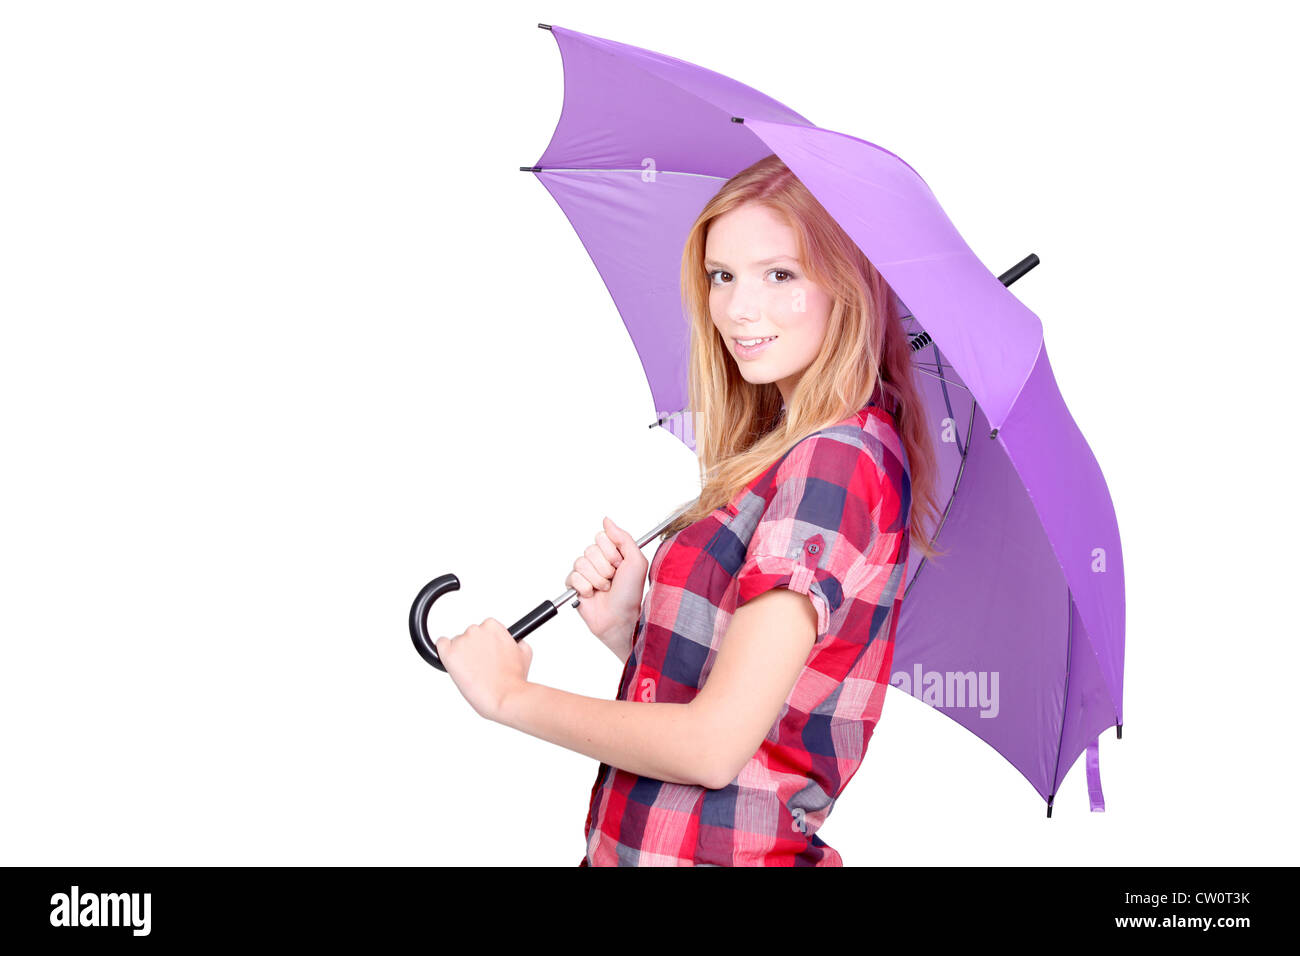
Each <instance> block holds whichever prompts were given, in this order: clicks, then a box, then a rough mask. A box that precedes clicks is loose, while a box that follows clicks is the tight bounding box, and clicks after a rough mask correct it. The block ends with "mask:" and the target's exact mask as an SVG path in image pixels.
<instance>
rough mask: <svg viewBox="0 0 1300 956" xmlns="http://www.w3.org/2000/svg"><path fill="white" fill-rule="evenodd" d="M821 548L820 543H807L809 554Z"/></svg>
mask: <svg viewBox="0 0 1300 956" xmlns="http://www.w3.org/2000/svg"><path fill="white" fill-rule="evenodd" d="M821 549H822V546H821V545H820V544H815V543H814V544H810V545H808V553H809V554H816V553H817V552H819V551H821Z"/></svg>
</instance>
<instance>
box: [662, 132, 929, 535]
mask: <svg viewBox="0 0 1300 956" xmlns="http://www.w3.org/2000/svg"><path fill="white" fill-rule="evenodd" d="M751 202H752V203H760V204H762V205H764V206H766V207H768V208H769V209H771V210H772V211H774V212H775V213H776V214H777V215H778V216H780V217H781V218H782V219H784V220H785V221H786V222H787V223H788V224H789V226H790V227H791V228H792V229H793V230H794V232H795V235H796V242H797V244H798V253H799V260H800V262H801V263H802V264H803V268H804V272H805V273H806V274H807V275H808V277H809V278H810V279H812V281H813V282H815V283H816V284H817V285H819V286H821V287H822V288H823V289H825V290H826V292H827V293H828V294H829V295H830V297H831V299H832V306H831V311H830V317H829V321H828V323H827V326H826V336H825V340H824V341H823V343H822V348H821V351H820V353H818V355H817V358H816V359H814V360H813V362H812V364H811V365H810V366H808V368H807V370H806V371H805V373H804V374H803V375H802V376H801V377H800V379H799V383H798V385H797V386H796V387H795V390H794V392H793V393H792V394H791V396H790V402H789V407H788V408H786V410H785V413H784V414H782V411H781V392H780V390H779V389H778V388H777V385H776V383H775V382H769V383H765V384H761V385H753V384H750V383H749V382H747V381H745V379H744V377H743V376H741V374H740V371H739V369H737V367H736V363H735V361H734V360H733V359H732V357H731V354H730V353H729V352H728V351H727V347H726V345H725V343H724V342H723V341H722V337H721V335H719V334H718V331H717V329H716V328H715V327H714V324H713V320H712V317H711V316H710V313H709V278H708V275H707V273H706V271H705V268H704V247H705V240H706V239H707V237H708V231H709V226H710V224H711V223H712V222H713V220H715V219H717V218H718V217H719V216H721V215H723V214H724V213H727V212H730V211H731V210H733V209H735V208H737V207H739V206H741V205H743V204H744V203H751ZM681 287H682V306H683V309H684V311H685V314H686V316H687V320H688V321H689V322H690V326H691V358H690V371H689V383H688V392H689V408H690V411H689V412H688V414H690V415H691V417H692V420H693V424H694V430H695V451H696V454H697V456H698V458H699V463H700V478H701V491H700V495H699V497H698V498H696V499H695V501H694V503H693V504H692V505H691V506H690V507H689V508H687V510H686V511H685V512H684V513H683V514H682V515H681V516H679V517H678V518H676V519H675V520H674V521H673V522H672V523H671V524H670V525H668V527H667V528H666V529H665V530H664V532H663V534H664V536H665V537H667V536H669V535H672V534H675V533H676V532H677V531H680V530H681V529H682V528H684V527H686V526H687V525H689V524H693V523H694V522H696V521H698V520H699V519H701V518H703V517H705V516H707V515H709V514H710V513H711V512H712V511H713V510H714V509H716V508H719V507H721V506H723V505H725V504H726V503H727V502H729V501H730V500H731V499H732V498H733V497H734V496H735V495H736V494H737V493H738V492H739V491H740V490H741V489H742V488H743V487H745V485H747V484H748V483H749V482H750V481H752V480H753V479H754V478H755V477H757V476H758V475H759V474H761V473H762V472H764V471H766V470H767V469H768V468H769V467H771V466H772V464H773V463H774V462H776V461H777V460H778V459H779V458H780V457H781V456H782V455H784V454H785V453H786V452H787V451H789V450H790V449H791V448H792V447H793V446H794V445H795V444H796V443H797V442H798V441H800V440H801V439H803V438H806V437H807V436H808V435H811V434H812V433H813V432H816V431H819V430H820V429H822V428H825V427H827V426H828V425H832V424H834V423H835V422H837V421H840V420H842V419H844V418H846V417H848V416H849V415H852V414H853V413H854V412H856V411H857V410H858V409H860V408H862V407H863V406H864V405H866V404H867V401H868V400H869V399H870V398H871V396H872V395H873V393H874V392H875V389H876V386H877V384H879V386H880V391H881V393H882V395H881V397H882V399H883V401H882V402H881V404H882V406H883V407H885V408H886V410H889V411H891V412H892V413H893V415H894V420H895V424H896V425H897V427H898V430H899V434H900V435H901V437H902V440H903V447H904V450H905V452H906V454H907V461H908V465H909V470H910V473H911V478H910V480H911V510H910V512H909V514H908V522H909V524H910V525H911V527H912V529H913V534H912V542H913V544H914V545H915V547H916V548H917V550H919V551H920V552H921V554H922V555H924V556H925V557H926V558H927V559H928V558H933V557H935V556H937V555H939V554H942V553H944V552H941V551H939V550H938V548H937V546H936V545H935V543H934V541H933V539H931V538H929V537H928V536H925V535H922V534H919V533H917V529H919V528H920V524H919V522H918V521H917V520H916V519H918V518H920V517H927V518H929V519H930V520H931V521H932V522H933V521H937V519H938V516H939V507H938V504H937V500H936V495H935V488H934V486H935V483H936V478H937V471H938V467H937V464H936V461H935V455H934V449H933V447H932V446H931V444H930V438H929V435H928V434H927V433H926V428H925V421H924V420H923V418H922V409H923V406H922V404H921V397H920V392H919V390H918V389H917V387H916V384H915V382H914V381H913V378H912V376H913V372H912V350H911V346H910V343H909V340H908V336H907V332H906V330H905V329H904V328H903V323H902V317H901V316H900V315H899V313H898V310H897V309H895V308H894V307H893V302H894V299H893V292H892V290H891V289H890V288H889V285H888V284H887V283H886V282H885V280H884V278H883V277H882V276H881V275H880V273H879V272H877V271H876V268H875V266H873V265H872V264H871V262H870V261H869V260H868V259H867V257H866V256H864V255H863V254H862V250H860V249H859V248H858V246H857V244H856V243H855V242H854V241H853V240H852V238H850V237H849V235H848V233H846V232H845V231H844V230H843V228H841V227H840V225H839V223H837V222H836V221H835V220H834V218H832V217H831V215H830V214H829V213H828V212H827V211H826V209H825V207H823V206H822V204H821V203H820V202H818V201H817V199H816V197H814V196H813V194H812V193H811V192H809V191H808V188H807V187H806V186H804V184H803V183H801V182H800V181H799V179H798V178H797V177H796V176H795V175H794V173H792V172H791V171H790V169H789V168H788V167H787V166H786V165H785V163H784V162H782V160H781V159H780V158H779V157H778V156H777V155H776V154H775V153H773V154H772V155H770V156H767V157H765V158H763V159H760V160H759V161H758V162H756V163H754V164H753V165H752V166H750V167H748V168H747V169H744V170H741V171H740V172H739V173H737V174H736V175H735V176H733V177H731V179H729V180H727V182H726V183H725V184H724V185H723V186H722V188H721V189H719V190H718V192H717V194H716V195H714V197H713V198H712V199H710V200H709V202H708V203H707V204H706V205H705V207H704V208H703V209H702V210H701V211H700V214H699V216H698V217H697V218H696V220H695V224H694V225H693V226H692V227H691V231H690V234H689V235H688V236H687V239H686V246H685V248H684V249H683V251H682V272H681ZM891 406H892V407H891Z"/></svg>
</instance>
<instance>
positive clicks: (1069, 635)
mask: <svg viewBox="0 0 1300 956" xmlns="http://www.w3.org/2000/svg"><path fill="white" fill-rule="evenodd" d="M1065 613H1066V625H1065V693H1064V694H1062V695H1061V735H1060V737H1058V738H1057V741H1056V765H1055V766H1054V767H1053V768H1052V791H1051V793H1049V794H1048V795H1047V815H1048V816H1049V817H1050V816H1051V815H1052V800H1053V798H1055V796H1056V785H1057V783H1058V781H1057V779H1056V777H1057V774H1059V773H1060V772H1061V747H1062V746H1063V745H1064V743H1065V705H1066V703H1068V702H1069V699H1070V652H1071V651H1072V650H1073V649H1074V594H1073V593H1072V592H1071V591H1070V589H1069V587H1067V588H1066V589H1065Z"/></svg>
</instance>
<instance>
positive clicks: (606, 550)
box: [596, 531, 623, 568]
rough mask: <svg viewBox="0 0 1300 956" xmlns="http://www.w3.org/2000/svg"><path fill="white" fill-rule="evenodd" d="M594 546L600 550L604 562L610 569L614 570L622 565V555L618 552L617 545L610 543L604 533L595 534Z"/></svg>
mask: <svg viewBox="0 0 1300 956" xmlns="http://www.w3.org/2000/svg"><path fill="white" fill-rule="evenodd" d="M596 546H597V547H598V548H600V553H601V554H603V555H604V556H605V560H606V561H608V562H609V563H610V566H611V567H615V568H616V567H618V566H619V565H620V564H622V563H623V555H622V554H621V553H620V552H619V550H618V545H616V544H615V543H614V542H613V541H611V540H610V539H609V535H608V534H606V533H605V532H604V531H597V532H596Z"/></svg>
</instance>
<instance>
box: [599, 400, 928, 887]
mask: <svg viewBox="0 0 1300 956" xmlns="http://www.w3.org/2000/svg"><path fill="white" fill-rule="evenodd" d="M879 394H880V393H879V391H877V393H876V397H877V398H878V397H879ZM910 504H911V484H910V478H909V470H908V465H907V456H906V452H905V451H904V449H903V444H902V440H901V437H900V436H899V433H898V431H897V428H896V426H895V423H894V419H893V417H892V416H891V415H890V414H889V412H887V411H886V410H885V409H883V408H881V407H880V406H879V405H877V404H876V403H875V402H874V401H873V402H871V403H868V404H867V405H866V406H865V407H864V408H862V409H861V410H860V411H859V412H857V413H856V414H854V415H852V416H850V417H848V418H845V419H843V420H842V421H840V422H837V423H835V424H834V425H832V426H830V427H828V428H824V429H822V430H821V431H819V432H815V433H814V434H812V435H809V436H808V437H807V438H804V439H803V440H802V441H800V442H798V443H797V444H796V445H795V446H794V447H793V448H792V449H791V450H790V451H789V452H787V453H786V454H785V455H784V456H783V457H782V458H781V459H780V460H779V461H777V462H775V463H774V464H773V465H772V466H771V467H770V468H768V469H767V471H765V472H764V473H762V474H760V475H759V476H758V477H757V478H755V479H754V480H753V481H751V482H750V483H749V484H748V485H747V486H746V487H745V488H743V489H742V490H741V491H740V492H739V493H738V494H737V495H736V497H735V498H733V499H732V500H731V501H730V502H728V503H727V505H726V506H724V507H722V508H718V509H716V510H715V511H714V512H713V513H712V514H711V515H709V516H708V517H705V518H702V519H700V520H699V521H697V522H695V523H694V524H692V525H689V526H688V527H686V528H683V529H682V530H681V531H679V532H678V533H677V534H675V535H673V536H672V537H670V538H669V539H667V540H666V541H664V542H663V543H661V544H660V546H659V548H658V549H657V550H656V552H655V556H654V558H653V560H652V561H651V563H650V570H649V582H650V589H649V591H648V592H647V594H646V598H645V600H644V601H643V602H642V607H641V615H640V618H639V620H638V621H637V624H636V630H635V631H634V632H633V646H632V652H631V654H630V655H629V656H628V659H627V663H626V664H625V666H624V669H623V677H622V680H621V682H620V684H619V689H618V699H619V700H629V701H646V702H654V701H658V702H661V703H685V702H687V701H689V700H691V699H692V698H693V697H695V695H696V694H697V693H699V690H700V688H702V687H703V686H704V683H705V681H706V680H707V678H708V676H709V670H710V668H711V667H712V665H713V661H714V658H715V657H716V656H717V652H718V648H719V647H720V646H721V642H722V640H723V636H724V635H725V634H726V631H727V626H728V624H729V623H730V621H731V617H732V614H733V613H734V612H735V610H736V608H737V607H739V606H740V605H742V604H744V603H745V602H746V601H749V600H752V599H753V598H755V597H757V596H758V595H759V594H762V593H763V592H764V591H767V590H769V589H770V588H777V587H784V588H788V589H790V590H792V591H797V592H799V593H800V594H806V595H808V597H809V599H810V600H811V601H812V602H813V605H814V607H815V608H816V610H817V636H816V641H815V643H814V644H813V647H812V650H811V651H810V652H809V655H808V659H807V661H805V663H804V667H803V670H802V671H801V672H800V674H799V677H798V679H797V680H796V682H795V685H794V687H793V688H792V689H791V691H790V694H789V696H788V697H787V698H786V700H785V702H784V704H783V705H782V707H781V712H780V714H779V716H778V717H777V719H776V722H775V723H774V724H773V725H772V727H771V729H770V730H769V731H768V733H767V736H766V738H765V739H764V740H763V742H762V744H761V746H760V747H759V749H758V752H757V753H755V754H754V755H753V756H752V757H751V758H750V759H749V761H748V762H747V763H746V764H745V767H744V769H742V770H741V771H740V773H739V774H738V775H737V776H736V778H735V779H734V780H732V781H731V782H730V783H729V784H727V785H726V786H725V787H722V788H721V789H717V790H713V789H708V788H705V787H701V786H693V785H686V784H677V783H668V782H665V781H662V780H655V779H651V778H649V777H642V776H638V775H637V774H634V773H629V772H627V771H624V770H621V769H618V768H616V767H611V766H609V765H607V764H604V763H602V764H601V765H600V770H599V772H598V773H597V776H596V782H595V784H594V786H593V787H592V791H591V805H590V808H589V810H588V813H587V824H586V837H587V852H586V855H585V856H584V857H583V860H582V862H581V863H580V864H579V865H580V866H843V861H842V860H841V858H840V855H839V853H837V852H836V851H835V850H834V849H833V848H831V847H830V846H829V845H827V844H826V843H824V842H823V841H822V840H821V839H820V838H819V837H818V836H817V830H818V828H819V827H820V826H821V825H822V823H823V822H824V821H825V820H826V817H827V816H828V815H829V814H830V812H831V808H832V807H833V806H834V804H835V800H836V799H837V798H838V797H839V795H840V793H842V792H843V790H844V787H845V786H846V785H847V784H848V782H849V780H850V779H852V777H853V775H854V773H856V772H857V770H858V767H859V766H860V765H861V763H862V758H863V755H864V754H865V753H866V749H867V742H868V740H869V739H870V738H871V734H872V731H873V730H874V729H875V726H876V722H877V721H878V720H879V719H880V711H881V707H882V705H883V704H884V701H885V691H886V689H887V688H888V686H889V669H890V665H891V662H892V660H893V656H894V632H895V630H896V629H897V625H898V614H899V609H900V607H901V605H902V599H903V584H904V582H905V580H906V569H907V554H908V544H909V529H908V525H907V516H908V509H909V506H910Z"/></svg>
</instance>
